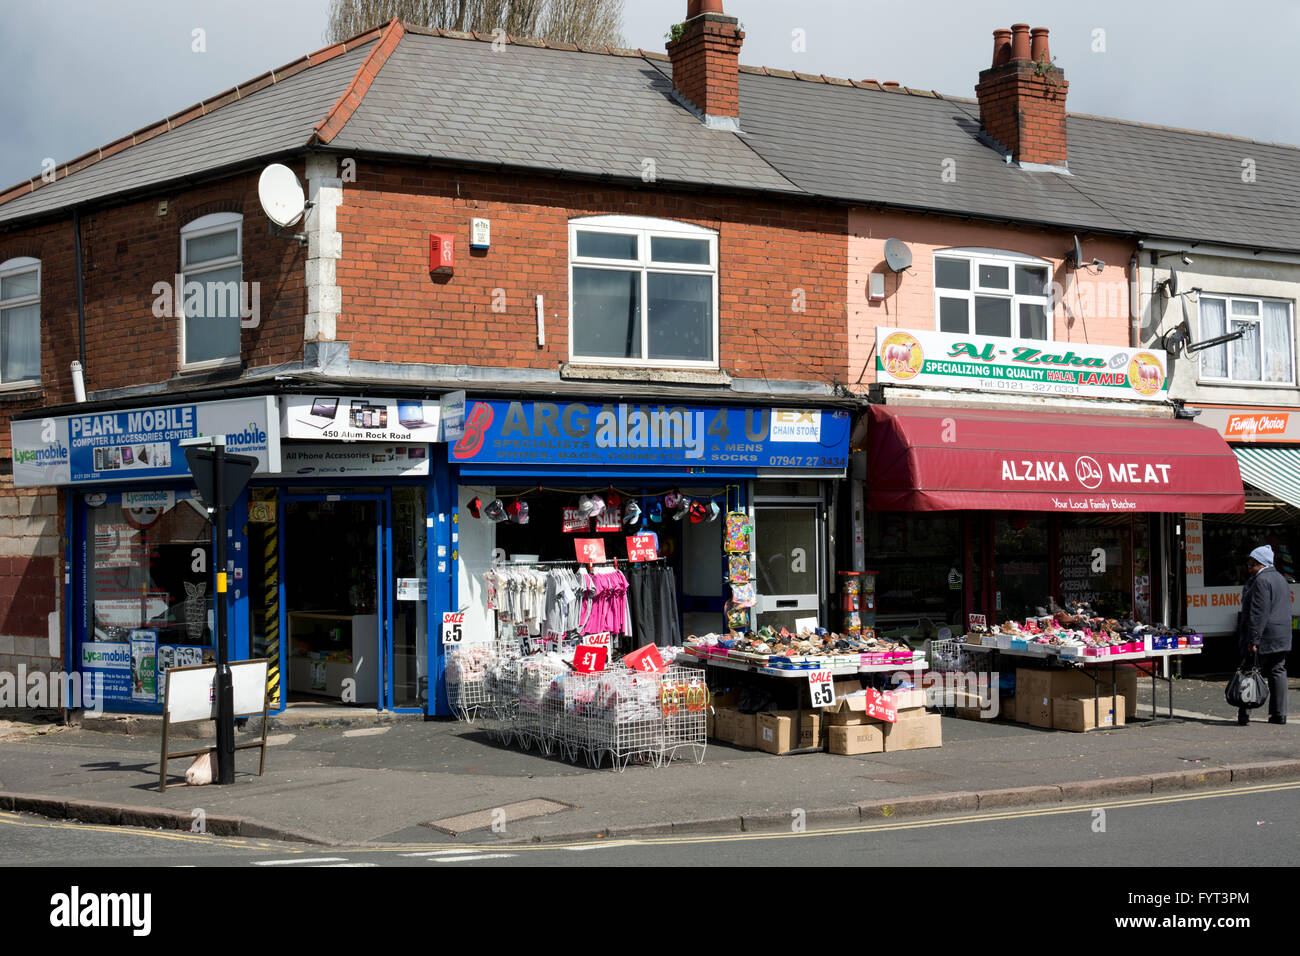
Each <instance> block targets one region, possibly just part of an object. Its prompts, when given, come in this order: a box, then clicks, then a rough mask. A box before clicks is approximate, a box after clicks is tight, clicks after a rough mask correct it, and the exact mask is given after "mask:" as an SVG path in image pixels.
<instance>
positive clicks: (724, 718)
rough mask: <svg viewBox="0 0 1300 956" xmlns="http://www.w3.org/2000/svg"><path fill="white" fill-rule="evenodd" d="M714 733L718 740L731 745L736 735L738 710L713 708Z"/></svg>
mask: <svg viewBox="0 0 1300 956" xmlns="http://www.w3.org/2000/svg"><path fill="white" fill-rule="evenodd" d="M713 732H714V734H715V736H716V739H718V740H721V741H723V742H724V743H731V739H732V737H734V736H735V734H736V708H734V707H714V708H713Z"/></svg>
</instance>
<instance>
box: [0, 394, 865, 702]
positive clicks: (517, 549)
mask: <svg viewBox="0 0 1300 956" xmlns="http://www.w3.org/2000/svg"><path fill="white" fill-rule="evenodd" d="M314 388H315V390H314V391H293V392H278V393H275V394H266V393H262V394H258V393H256V392H252V393H249V392H238V391H234V390H231V391H229V392H226V393H220V394H213V393H192V394H191V395H190V396H175V395H172V396H168V397H167V398H165V399H160V398H157V397H155V398H153V399H152V400H144V399H138V400H130V401H127V400H123V401H120V402H118V403H117V404H111V403H108V402H94V403H85V404H81V405H74V406H63V407H60V408H49V409H40V410H36V411H33V412H30V413H27V414H26V415H25V416H23V417H20V418H17V419H15V420H14V422H13V423H12V439H13V449H14V480H15V484H16V485H17V486H20V487H22V486H26V487H50V486H56V487H59V488H60V489H61V491H62V493H63V494H64V496H65V503H66V509H65V513H66V515H67V518H66V521H67V526H66V527H65V528H64V529H62V531H63V536H64V541H65V553H64V562H65V564H64V567H65V573H64V584H65V587H64V590H63V596H64V600H65V607H66V614H65V624H66V629H65V634H64V648H65V654H66V664H65V666H66V667H67V668H68V670H69V671H70V672H83V673H86V674H89V675H91V677H92V680H93V679H98V680H99V681H101V682H102V687H103V705H104V709H105V710H108V711H117V712H126V713H146V714H156V713H161V711H162V703H161V701H162V696H163V693H164V688H165V684H166V678H165V674H166V671H167V669H168V668H170V667H179V666H185V665H189V664H198V663H205V662H207V661H210V660H212V659H214V657H215V643H214V640H215V639H214V626H215V604H214V600H215V599H217V594H216V587H215V582H216V575H217V572H218V571H219V570H220V569H217V568H215V567H214V566H213V556H214V554H215V547H214V544H215V540H214V530H213V524H212V522H211V520H210V515H209V513H208V511H207V508H206V507H205V505H204V502H203V501H202V499H201V498H200V496H199V495H198V492H197V491H196V489H195V485H194V482H193V480H192V479H191V477H190V474H189V469H188V464H187V461H186V458H185V454H184V447H185V446H184V445H183V444H182V443H183V442H185V441H186V440H187V439H194V438H196V437H201V436H212V435H225V436H226V450H227V452H228V453H230V454H239V455H249V456H251V457H253V458H254V459H256V462H257V465H256V468H255V470H254V473H253V477H252V479H251V481H250V482H249V484H248V486H247V487H246V488H245V489H244V490H243V491H242V492H241V494H240V496H239V498H238V499H237V501H236V502H235V504H234V506H233V508H232V510H231V516H230V520H229V523H228V529H227V548H226V552H227V559H228V562H227V564H228V566H227V569H226V571H227V581H228V590H227V592H226V596H225V600H227V601H228V602H229V603H228V612H229V613H228V621H229V635H228V639H229V642H230V658H231V659H232V660H242V659H248V658H260V657H266V658H267V659H268V660H269V661H270V667H269V677H268V685H269V687H268V689H269V693H270V699H271V706H272V710H273V711H282V710H283V709H285V708H286V707H288V706H292V705H293V704H295V703H298V702H304V703H306V702H314V703H317V704H319V703H321V702H327V703H337V704H349V705H355V706H358V707H366V708H378V709H382V710H392V711H399V712H413V713H426V714H429V715H445V714H449V713H450V709H449V707H448V700H447V690H446V684H445V680H444V676H443V675H444V671H445V662H446V654H447V653H448V652H449V648H451V647H453V646H454V645H452V644H448V645H446V646H445V645H444V640H447V641H452V640H453V639H454V640H460V641H467V642H474V641H487V640H493V639H496V638H498V637H501V636H503V633H502V631H501V629H500V628H499V627H498V624H497V621H496V616H495V614H494V613H493V612H492V611H491V610H489V609H488V607H487V603H488V601H487V597H486V595H485V594H484V587H483V582H484V578H483V575H484V573H485V572H486V571H488V570H489V569H491V568H492V567H493V566H494V565H500V564H502V563H511V564H530V563H532V564H541V565H547V564H551V563H554V562H562V561H571V562H576V561H577V560H578V556H579V554H580V553H584V552H580V551H579V550H578V548H579V545H578V542H579V541H580V540H582V541H587V542H591V541H599V542H600V544H601V547H602V549H603V552H604V555H605V561H606V562H609V563H614V562H618V563H619V564H620V566H621V567H623V568H624V569H626V568H627V564H626V563H625V562H626V561H627V558H628V548H629V546H630V544H631V545H634V546H635V547H636V548H638V549H639V548H641V547H642V546H645V545H648V546H650V547H651V548H652V549H653V550H652V553H653V554H654V555H655V558H654V559H653V560H655V561H656V562H657V563H659V564H660V565H662V566H663V567H664V568H665V569H667V570H666V572H665V573H666V575H667V576H668V577H669V579H670V580H671V581H672V582H673V583H672V588H673V589H674V590H675V593H673V594H672V597H673V598H674V599H675V603H676V607H675V608H672V609H671V611H670V612H668V614H667V617H663V616H661V618H660V620H661V624H659V625H657V626H656V628H654V629H653V630H655V633H649V632H646V631H645V629H643V628H641V627H639V626H638V628H637V630H638V633H637V634H635V635H633V634H628V635H622V636H621V638H622V640H623V641H624V642H626V643H628V644H636V643H647V642H649V641H650V640H654V641H656V642H657V643H661V644H662V643H672V642H673V639H674V638H675V639H676V641H677V642H680V640H681V638H682V636H683V635H685V634H687V633H707V632H709V631H721V630H724V629H725V628H726V627H727V626H728V615H730V623H731V624H732V625H733V626H734V625H736V624H737V623H742V622H740V621H739V619H738V617H737V615H738V614H741V611H740V610H739V609H737V608H734V607H732V606H731V605H730V603H729V602H730V599H731V597H732V591H731V589H730V587H729V583H730V582H729V580H728V556H727V552H726V551H725V550H724V541H723V533H724V531H723V529H724V527H725V525H726V522H725V520H723V519H722V516H723V515H725V514H726V513H728V512H731V513H736V512H743V513H745V514H746V515H747V516H748V518H749V526H750V530H751V531H752V534H751V535H750V543H751V548H752V553H751V555H750V559H751V562H752V564H751V567H752V569H753V577H754V584H755V585H756V587H755V591H756V594H755V597H754V603H753V605H752V607H749V608H745V609H744V610H743V615H744V616H745V617H746V618H747V620H746V621H744V622H743V623H744V624H747V625H749V626H759V625H762V624H767V623H771V624H786V625H790V626H793V625H794V624H795V622H796V621H800V620H804V621H806V620H808V619H810V618H815V619H817V620H819V621H821V622H825V621H826V620H827V615H828V613H829V612H830V607H829V600H828V592H829V583H830V581H832V580H833V577H832V575H833V571H834V568H833V560H834V548H833V538H834V529H835V528H836V527H837V524H838V523H839V522H840V521H841V520H842V516H841V515H840V514H839V513H838V512H837V508H839V511H841V512H842V511H843V508H842V507H840V506H839V501H838V499H839V488H840V485H841V484H842V482H841V481H840V480H839V479H842V478H843V476H844V474H845V468H846V464H847V459H848V454H849V449H848V444H849V432H850V411H849V409H848V407H847V406H842V407H834V406H833V405H828V406H824V407H805V408H793V407H783V406H775V405H764V406H757V405H740V404H715V405H698V404H696V405H692V404H671V405H670V404H658V403H655V402H647V401H629V402H611V403H600V402H595V401H592V400H591V399H586V400H580V399H574V400H551V399H548V400H538V399H535V398H531V397H526V396H501V395H488V396H479V395H473V394H471V395H466V393H464V392H450V393H444V394H430V393H427V392H426V393H423V394H409V395H406V396H404V395H402V394H400V390H398V389H394V390H393V391H392V392H390V393H386V394H378V393H373V394H372V393H366V392H364V391H359V390H357V389H356V386H355V385H353V386H352V390H351V391H345V390H344V388H343V387H342V386H340V387H339V388H337V389H334V388H331V387H329V386H326V385H317V386H314ZM187 399H188V400H187ZM591 499H597V500H599V501H600V502H601V503H602V505H604V507H603V508H602V509H601V511H600V513H599V514H594V513H592V514H587V515H585V516H584V515H583V514H582V511H583V506H582V502H583V501H584V500H587V501H588V504H587V505H586V510H587V511H588V512H592V507H593V506H592V504H591ZM691 505H696V506H697V507H695V508H694V509H692V508H691ZM584 517H585V520H583V519H584ZM629 539H635V540H634V541H632V542H629ZM588 554H589V553H588ZM634 556H635V555H634ZM588 563H591V561H590V560H589V561H588ZM674 611H675V621H669V618H672V617H673V616H674V614H673V613H672V612H674ZM449 615H451V616H452V617H450V618H448V616H449ZM445 618H447V619H448V620H455V621H456V622H457V623H458V624H459V625H460V626H459V628H457V629H455V634H454V637H453V629H452V628H451V627H450V626H448V627H444V619H445ZM660 631H662V633H660ZM520 637H521V639H524V640H526V637H524V636H523V635H520ZM96 675H97V678H96Z"/></svg>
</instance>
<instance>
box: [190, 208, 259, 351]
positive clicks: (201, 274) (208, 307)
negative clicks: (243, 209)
mask: <svg viewBox="0 0 1300 956" xmlns="http://www.w3.org/2000/svg"><path fill="white" fill-rule="evenodd" d="M243 240H244V217H243V216H241V215H239V214H238V213H233V212H218V213H213V214H212V215H209V216H202V217H200V218H198V219H195V220H194V221H193V222H191V223H190V224H189V225H187V226H185V227H183V228H182V229H181V275H182V284H181V288H180V289H177V290H175V296H176V301H177V303H178V308H177V312H179V313H180V314H181V315H182V316H183V317H182V319H181V364H182V365H183V366H185V367H187V368H193V367H199V368H204V367H208V366H220V365H232V364H235V363H237V362H238V361H239V318H240V305H241V302H242V289H243V279H244V265H243Z"/></svg>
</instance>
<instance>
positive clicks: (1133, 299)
mask: <svg viewBox="0 0 1300 956" xmlns="http://www.w3.org/2000/svg"><path fill="white" fill-rule="evenodd" d="M1128 271H1129V276H1130V278H1129V300H1128V301H1129V312H1130V313H1131V318H1132V328H1131V329H1130V331H1129V346H1130V347H1131V348H1135V349H1136V348H1141V347H1142V307H1141V303H1140V302H1139V301H1138V294H1139V288H1138V257H1137V253H1136V252H1135V253H1133V256H1132V258H1130V259H1129V261H1128Z"/></svg>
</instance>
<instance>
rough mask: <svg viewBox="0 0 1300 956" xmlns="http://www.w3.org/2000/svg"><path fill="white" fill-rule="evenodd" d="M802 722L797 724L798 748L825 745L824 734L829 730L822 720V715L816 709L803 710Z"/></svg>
mask: <svg viewBox="0 0 1300 956" xmlns="http://www.w3.org/2000/svg"><path fill="white" fill-rule="evenodd" d="M802 719H803V723H802V724H801V725H799V724H797V725H796V726H798V728H799V749H800V750H804V749H806V748H808V747H823V748H824V747H825V746H826V734H827V732H828V731H829V729H830V728H829V725H827V724H824V723H823V722H822V715H821V713H820V712H819V711H816V710H805V711H804V712H803V718H802Z"/></svg>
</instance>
